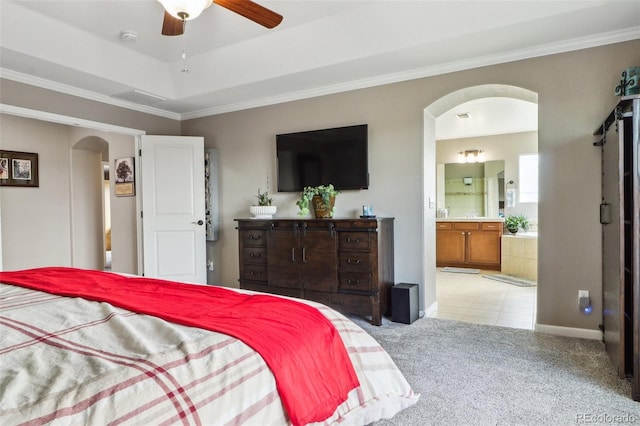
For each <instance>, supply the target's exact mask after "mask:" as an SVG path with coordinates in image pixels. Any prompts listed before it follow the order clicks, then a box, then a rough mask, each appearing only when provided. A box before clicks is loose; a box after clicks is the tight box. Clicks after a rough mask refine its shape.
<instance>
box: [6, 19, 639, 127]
mask: <svg viewBox="0 0 640 426" xmlns="http://www.w3.org/2000/svg"><path fill="white" fill-rule="evenodd" d="M635 39H640V26H636V27H632V28H628V29H625V30H620V31H612V32H608V33H602V34H598V35H595V36H588V37H580V38H575V39H570V40H565V41H561V42H557V43H548V44H544V45H539V46H534V47H531V48H529V49H520V50H514V51H510V52H505V53H500V54H495V55H486V56H482V57H477V58H472V59H468V60H463V61H454V62H449V63H445V64H440V65H436V66H430V67H424V68H418V69H413V70H408V71H402V72H398V73H392V74H386V75H382V76H378V77H372V78H367V79H361V80H354V81H350V82H345V83H340V84H334V85H329V86H322V87H317V88H314V89H309V90H301V91H297V92H291V93H285V94H282V95H277V96H269V97H264V98H260V99H255V100H251V101H247V102H239V103H235V104H229V105H223V106H217V107H212V108H206V109H201V110H196V111H192V112H187V113H182V114H180V113H176V112H172V111H168V110H164V109H161V108H157V107H149V106H146V105H140V104H136V103H132V102H127V101H124V100H120V99H117V98H113V97H111V96H106V95H103V94H99V93H96V92H92V91H89V90H84V89H79V88H76V87H72V86H69V85H66V84H61V83H56V82H53V81H50V80H46V79H42V78H39V77H34V76H30V75H27V74H23V73H20V72H16V71H12V70H8V69H5V68H0V77H1V78H6V79H9V80H14V81H17V82H20V83H24V84H29V85H32V86H37V87H41V88H44V89H49V90H53V91H56V92H60V93H65V94H68V95H72V96H77V97H81V98H85V99H89V100H93V101H96V102H101V103H105V104H109V105H114V106H118V107H122V108H127V109H131V110H134V111H139V112H143V113H147V114H152V115H157V116H160V117H165V118H169V119H172V120H179V121H182V120H190V119H195V118H202V117H207V116H211V115H218V114H223V113H228V112H234V111H241V110H245V109H251V108H258V107H263V106H268V105H275V104H280V103H285V102H291V101H298V100H302V99H309V98H314V97H318V96H325V95H332V94H336V93H341V92H348V91H352V90H358V89H365V88H369V87H375V86H382V85H386V84H392V83H399V82H403V81H409V80H415V79H420V78H425V77H431V76H435V75H441V74H447V73H451V72H457V71H464V70H469V69H474V68H479V67H484V66H490V65H498V64H502V63H507V62H514V61H519V60H523V59H530V58H536V57H541V56H548V55H554V54H558V53H565V52H570V51H574V50H581V49H588V48H592V47H599V46H604V45H608V44H614V43H621V42H625V41H630V40H635Z"/></svg>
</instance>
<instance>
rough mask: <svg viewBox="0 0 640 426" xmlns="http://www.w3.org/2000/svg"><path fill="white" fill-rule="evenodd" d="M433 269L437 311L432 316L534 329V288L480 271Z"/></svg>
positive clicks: (489, 272)
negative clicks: (502, 279)
mask: <svg viewBox="0 0 640 426" xmlns="http://www.w3.org/2000/svg"><path fill="white" fill-rule="evenodd" d="M441 269H442V268H437V272H436V300H437V302H438V311H437V312H436V313H435V314H434V315H432V317H434V318H444V319H451V320H457V321H464V322H472V323H477V324H488V325H498V326H503V327H511V328H523V329H528V330H533V327H534V324H535V313H536V287H518V286H515V285H512V284H506V283H501V282H499V281H495V280H490V279H487V278H483V277H482V275H488V274H491V273H496V272H493V271H481V272H480V274H461V273H451V272H442V270H441Z"/></svg>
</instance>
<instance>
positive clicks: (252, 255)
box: [249, 253, 262, 258]
mask: <svg viewBox="0 0 640 426" xmlns="http://www.w3.org/2000/svg"><path fill="white" fill-rule="evenodd" d="M249 257H253V258H258V257H262V255H261V254H260V253H249Z"/></svg>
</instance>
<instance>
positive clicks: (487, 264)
mask: <svg viewBox="0 0 640 426" xmlns="http://www.w3.org/2000/svg"><path fill="white" fill-rule="evenodd" d="M502 229H503V220H502V219H496V218H492V219H486V218H468V219H467V218H451V219H436V266H455V267H463V268H481V269H492V270H498V271H499V270H500V268H501V253H502V251H501V248H502V245H501V237H502Z"/></svg>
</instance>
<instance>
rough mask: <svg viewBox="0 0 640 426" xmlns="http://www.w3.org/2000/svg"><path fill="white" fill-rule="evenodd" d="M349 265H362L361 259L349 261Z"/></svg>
mask: <svg viewBox="0 0 640 426" xmlns="http://www.w3.org/2000/svg"><path fill="white" fill-rule="evenodd" d="M347 263H348V264H349V265H351V264H356V265H357V264H358V263H360V259H347Z"/></svg>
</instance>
